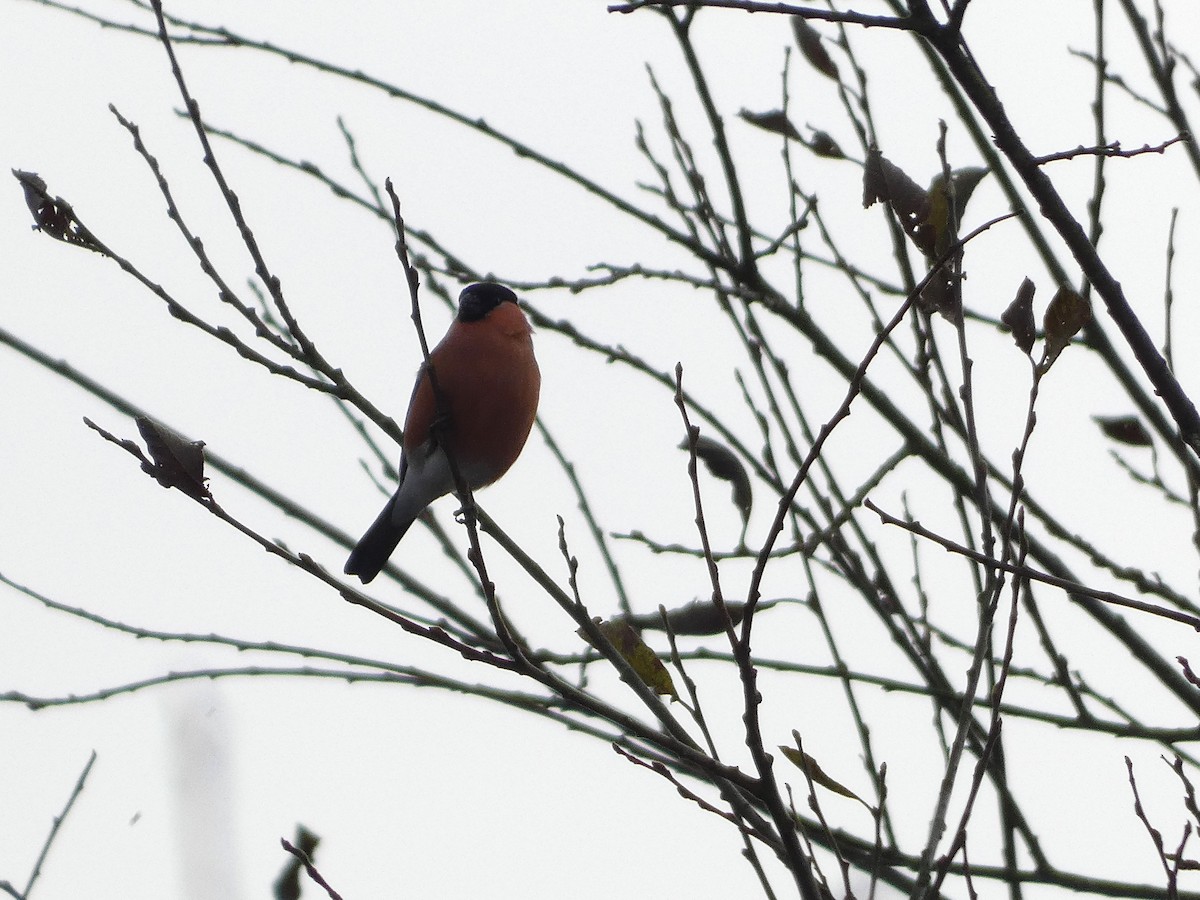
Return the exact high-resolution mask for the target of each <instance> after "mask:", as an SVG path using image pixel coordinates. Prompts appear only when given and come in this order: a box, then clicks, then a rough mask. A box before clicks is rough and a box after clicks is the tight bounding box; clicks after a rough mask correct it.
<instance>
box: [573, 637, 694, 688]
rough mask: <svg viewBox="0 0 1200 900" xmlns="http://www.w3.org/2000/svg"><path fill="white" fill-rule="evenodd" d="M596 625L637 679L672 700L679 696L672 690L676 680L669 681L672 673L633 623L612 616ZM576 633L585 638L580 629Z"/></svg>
mask: <svg viewBox="0 0 1200 900" xmlns="http://www.w3.org/2000/svg"><path fill="white" fill-rule="evenodd" d="M596 627H598V628H599V629H600V631H601V633H602V634H603V635H604V636H605V637H606V638H608V641H609V643H611V644H612V645H613V647H614V648H616V651H617V652H618V653H620V654H621V656H622V657H623V658H624V660H625V662H627V663H629V666H630V668H632V669H633V671H634V672H635V673H636V674H637V677H638V678H640V679H642V683H643V684H645V685H646V686H647V687H649V688H650V689H651V690H652V691H654V693H656V694H661V695H664V696H668V697H671V698H672V699H674V700H678V699H679V693H678V692H677V691H676V690H675V682H674V681H672V680H671V673H670V672H668V671H667V667H666V666H664V665H663V663H662V660H661V659H659V658H658V655H657V654H656V653H655V652H654V651H653V650H651V649H650V647H649V646H648V645H647V644H646V642H645V641H643V640H642V636H641V635H640V634H638V633H637V630H636V629H635V628H633V626H631V625H630V624H629V623H628V622H626V621H624V620H623V619H613V620H610V621H607V622H606V621H604V620H602V619H597V620H596ZM578 634H579V636H580V637H582V638H583V639H584V640H585V641H586V640H587V632H586V631H584V630H583V629H582V628H581V629H579V631H578Z"/></svg>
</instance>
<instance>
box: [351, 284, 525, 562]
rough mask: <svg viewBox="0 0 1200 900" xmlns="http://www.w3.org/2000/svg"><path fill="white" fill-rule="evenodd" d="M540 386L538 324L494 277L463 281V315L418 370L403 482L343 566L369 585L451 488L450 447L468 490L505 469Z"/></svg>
mask: <svg viewBox="0 0 1200 900" xmlns="http://www.w3.org/2000/svg"><path fill="white" fill-rule="evenodd" d="M429 368H432V369H433V379H432V380H431V379H430V377H429ZM434 381H436V384H437V394H438V395H440V407H439V396H435V393H434V385H433V382H434ZM541 384H542V378H541V372H540V371H539V369H538V364H537V359H536V358H535V357H534V354H533V329H532V328H531V327H530V325H529V320H528V319H527V318H526V317H525V314H524V313H523V312H521V308H520V307H519V306H518V305H517V295H516V294H514V293H513V292H512V291H511V290H510V289H509V288H507V287H505V286H504V285H501V284H496V283H495V282H490V281H485V282H478V283H476V284H469V285H467V286H466V287H465V288H463V290H462V293H461V294H459V298H458V314H457V315H456V316H455V318H454V321H453V322H452V323H451V324H450V328H449V330H448V331H447V332H446V335H445V337H443V338H442V340H441V342H440V343H439V344H438V345H437V346H436V347H434V348H433V350H432V351H431V352H430V354H429V362H428V364H427V365H423V366H422V367H421V369H420V371H419V372H418V373H417V381H416V385H415V386H414V387H413V393H412V399H411V400H410V401H409V404H408V415H407V417H406V418H405V421H404V437H403V441H402V443H401V451H400V483H399V485H398V486H397V488H396V492H395V494H393V495H392V498H391V499H390V500H388V502H387V505H386V506H384V508H383V511H382V512H380V514H379V516H378V517H377V518H376V519H375V522H374V523H373V524H372V525H371V527H370V528H368V529H367V532H366V534H364V535H363V536H362V539H361V540H360V541H359V542H358V544H356V545H355V547H354V550H353V551H352V552H351V553H350V558H349V559H347V560H346V566H345V569H344V571H345V573H346V574H347V575H356V576H358V578H359V579H361V580H362V583H363V584H368V583H370V581H371V580H372V579H373V578H375V576H376V575H378V574H379V572H380V570H381V569H383V567H384V565H385V564H386V563H387V561H388V558H389V557H390V556H391V555H392V553H393V551H394V550H395V549H396V546H397V545H398V544H399V543H400V539H401V538H402V537H404V534H405V532H407V531H408V529H409V527H410V526H411V525H412V523H413V522H415V521H416V520H417V517H418V516H420V515H421V513H422V512H423V511H424V510H425V508H426V507H427V506H429V504H431V503H432V502H433V501H434V500H436V499H438V498H439V497H443V496H445V495H446V494H449V493H450V492H451V491H453V490H454V489H455V484H454V473H453V471H452V470H451V467H450V458H448V457H447V453H446V450H447V449H449V457H451V458H453V461H454V464H455V466H456V467H457V468H458V471H459V474H460V475H461V476H462V478H463V480H464V481H465V482H466V483H467V485H468V486H470V488H471V490H476V489H478V488H481V487H486V486H487V485H489V484H492V483H493V482H494V481H496V480H497V479H498V478H500V476H502V475H503V474H504V473H505V472H507V471H508V470H509V468H511V467H512V464H513V463H514V462H516V460H517V457H518V456H519V455H520V454H521V450H522V449H523V448H524V446H525V441H526V439H527V438H528V437H529V431H530V429H531V428H532V427H533V420H534V417H535V416H536V415H537V406H538V397H539V395H540V393H541ZM439 441H440V442H441V443H440V444H439ZM442 445H444V446H442Z"/></svg>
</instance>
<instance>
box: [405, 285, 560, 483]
mask: <svg viewBox="0 0 1200 900" xmlns="http://www.w3.org/2000/svg"><path fill="white" fill-rule="evenodd" d="M429 357H430V362H431V364H432V365H433V370H434V374H435V377H436V379H437V383H438V389H439V392H440V393H441V396H442V401H443V405H444V406H445V407H446V409H445V412H446V420H445V422H444V423H439V424H438V427H437V428H434V422H435V421H436V419H437V404H436V402H435V398H434V396H433V390H432V387H431V385H430V380H429V374H428V372H422V374H421V377H420V379H419V381H418V383H417V387H416V389H415V391H414V392H413V397H412V401H411V402H410V404H409V409H408V417H407V419H406V420H405V425H404V450H405V452H406V453H407V454H410V455H411V454H415V453H420V452H421V449H420V448H421V447H422V445H424V444H425V443H426V442H427V441H428V440H429V439H430V437H431V429H432V431H433V432H434V434H433V435H432V436H434V437H436V438H438V439H441V440H442V441H444V442H446V443H447V444H448V446H449V449H450V453H451V455H452V456H453V458H454V461H455V463H456V464H457V465H458V466H459V468H460V471H461V472H462V473H463V475H464V476H465V477H466V479H467V481H468V482H469V483H470V485H471V487H472V488H479V487H483V486H484V485H487V484H491V483H492V482H493V481H495V480H496V479H497V478H499V477H500V476H501V475H503V474H504V473H505V472H506V471H508V469H509V467H510V466H512V464H513V463H514V462H516V459H517V456H518V455H520V453H521V449H522V448H523V447H524V446H525V440H526V438H528V437H529V431H530V429H531V428H532V427H533V420H534V417H535V416H536V414H537V405H538V395H539V393H540V390H541V373H540V372H539V371H538V366H537V360H536V359H535V358H534V355H533V340H532V335H531V329H530V327H529V322H528V320H527V319H526V318H525V315H524V313H522V312H521V310H520V308H519V307H518V306H517V305H516V304H515V303H501V304H500V305H499V306H497V307H496V308H495V309H493V310H492V311H491V312H490V313H488V315H487V316H485V317H484V318H483V319H481V320H479V321H476V322H460V321H455V322H454V324H453V325H451V326H450V330H449V331H448V332H447V333H446V336H445V337H444V338H443V339H442V341H441V343H439V344H438V345H437V347H435V348H434V349H433V351H432V352H431V353H430V354H429Z"/></svg>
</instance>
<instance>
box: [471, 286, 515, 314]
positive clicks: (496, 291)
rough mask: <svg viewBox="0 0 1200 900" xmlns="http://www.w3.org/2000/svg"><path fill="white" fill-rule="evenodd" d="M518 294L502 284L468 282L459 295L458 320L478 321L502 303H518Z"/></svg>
mask: <svg viewBox="0 0 1200 900" xmlns="http://www.w3.org/2000/svg"><path fill="white" fill-rule="evenodd" d="M516 302H517V295H516V294H514V293H513V292H512V291H510V290H509V289H508V288H506V287H505V286H504V285H502V284H496V283H495V282H494V281H481V282H479V283H478V284H468V285H467V286H466V287H465V288H463V289H462V293H461V294H459V295H458V321H460V322H478V321H479V320H480V319H482V318H483V317H484V316H486V315H487V314H488V313H490V312H491V311H492V310H493V309H495V308H496V307H497V306H499V305H500V304H501V303H516Z"/></svg>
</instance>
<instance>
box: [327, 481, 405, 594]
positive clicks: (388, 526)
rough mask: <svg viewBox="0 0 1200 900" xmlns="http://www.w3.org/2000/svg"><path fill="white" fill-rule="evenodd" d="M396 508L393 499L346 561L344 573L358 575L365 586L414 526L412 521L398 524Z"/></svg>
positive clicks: (394, 499) (385, 563)
mask: <svg viewBox="0 0 1200 900" xmlns="http://www.w3.org/2000/svg"><path fill="white" fill-rule="evenodd" d="M395 506H396V498H395V497H392V499H391V500H389V501H388V502H387V505H386V506H384V508H383V512H381V513H380V514H379V515H378V516H377V517H376V519H375V521H374V522H373V523H372V524H371V527H370V528H368V529H367V533H366V534H364V535H363V536H362V539H361V540H360V541H359V542H358V543H357V544H356V545H355V546H354V549H353V550H352V551H351V552H350V558H349V559H347V560H346V567H345V568H344V569H343V570H342V571H344V572H345V573H346V574H347V575H357V576H358V577H359V578H360V579H362V583H363V584H368V583H370V581H371V580H372V579H374V577H375V576H376V575H378V574H379V572H380V570H381V569H382V568H383V567H384V566H385V565H387V561H388V557H389V556H391V555H392V551H394V550H395V549H396V545H397V544H399V543H400V538H402V537H404V534H405V532H407V531H408V528H409V526H410V525H411V524H412V522H411V521H410V522H404V523H400V524H397V522H396V521H395V519H394V518H393V512H394V509H395Z"/></svg>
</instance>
